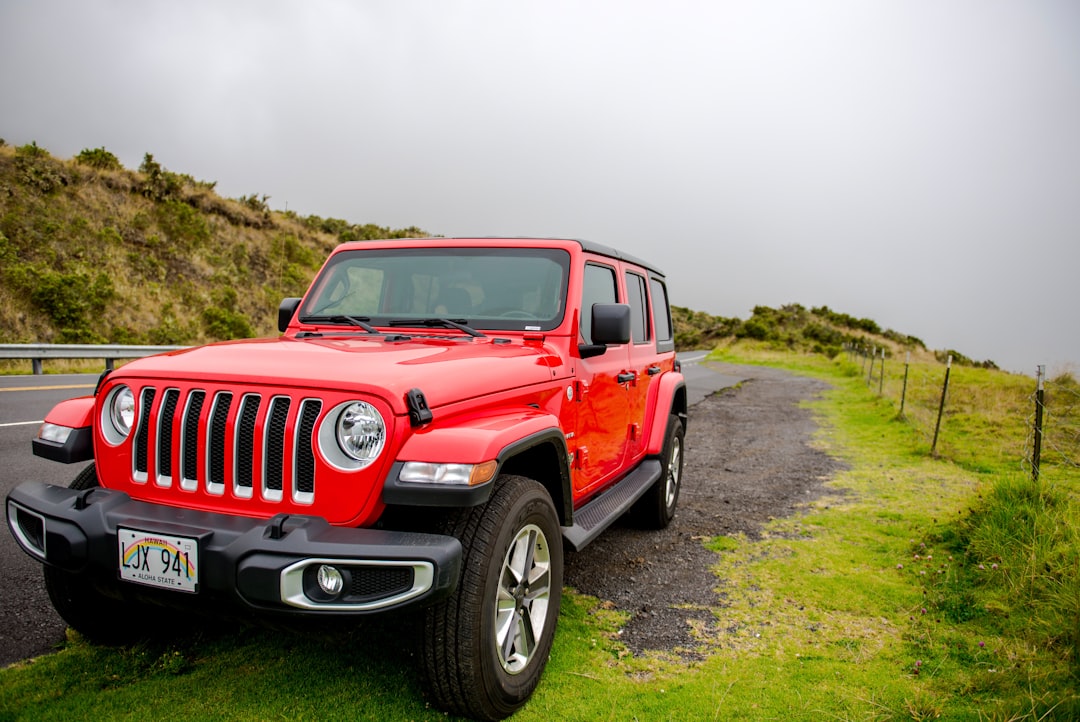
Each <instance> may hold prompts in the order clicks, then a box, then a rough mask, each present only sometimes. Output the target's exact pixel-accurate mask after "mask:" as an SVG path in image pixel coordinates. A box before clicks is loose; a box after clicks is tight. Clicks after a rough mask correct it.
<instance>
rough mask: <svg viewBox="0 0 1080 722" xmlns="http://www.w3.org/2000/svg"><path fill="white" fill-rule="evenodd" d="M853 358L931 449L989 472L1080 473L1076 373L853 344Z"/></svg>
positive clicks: (1049, 475) (1050, 475)
mask: <svg viewBox="0 0 1080 722" xmlns="http://www.w3.org/2000/svg"><path fill="white" fill-rule="evenodd" d="M845 350H846V352H847V355H848V361H849V363H850V364H852V366H853V368H854V369H855V371H856V373H859V374H861V375H862V376H863V378H864V379H865V381H866V384H867V387H868V388H869V389H870V390H871V391H873V392H875V393H877V394H878V395H880V396H881V397H882V398H885V399H888V400H889V401H890V402H892V403H893V404H894V405H895V406H896V408H897V418H898V419H902V420H903V421H904V422H906V423H907V424H909V425H910V426H911V427H912V428H913V429H914V430H915V431H916V432H917V434H918V435H919V436H920V438H921V439H922V440H923V442H924V443H925V444H926V449H927V451H928V453H930V454H931V455H933V456H941V457H945V458H948V459H950V460H952V461H955V462H958V463H961V464H964V465H967V466H969V467H972V468H974V469H976V470H989V468H986V469H984V468H983V467H988V462H994V464H1005V465H1007V464H1010V463H1014V464H1016V465H1017V466H1018V467H1019V468H1020V469H1023V470H1025V471H1026V472H1027V473H1029V474H1031V476H1032V478H1033V479H1036V480H1038V479H1040V478H1048V479H1062V478H1064V477H1066V476H1069V477H1072V478H1074V479H1075V478H1077V477H1076V470H1077V469H1080V383H1078V382H1077V380H1076V379H1075V378H1074V377H1073V376H1072V375H1071V374H1069V373H1062V374H1059V375H1057V376H1055V377H1054V378H1047V377H1046V374H1045V368H1044V367H1041V366H1040V367H1039V369H1038V374H1037V377H1036V378H1034V379H1032V378H1031V377H1028V376H1022V375H1019V374H1001V373H1000V372H992V371H987V370H986V369H980V368H971V367H966V366H964V367H961V366H954V365H953V363H952V358H951V357H950V358H949V360H948V361H947V362H946V363H944V364H942V363H940V362H938V361H928V360H920V361H912V359H911V354H910V353H906V352H903V351H901V352H900V353H901V354H902V355H901V356H900V357H899V358H897V357H896V356H895V355H892V354H891V353H890V352H889V351H888V350H886V349H884V348H881V347H872V346H859V345H854V344H852V345H849V346H847V347H846V348H845Z"/></svg>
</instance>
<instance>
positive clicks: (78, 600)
mask: <svg viewBox="0 0 1080 722" xmlns="http://www.w3.org/2000/svg"><path fill="white" fill-rule="evenodd" d="M100 485H101V484H100V483H99V482H98V477H97V468H96V467H95V466H94V464H90V465H89V466H87V467H86V468H85V469H83V470H82V471H81V472H80V473H79V475H78V476H76V477H75V480H74V481H73V482H71V484H70V485H69V487H70V488H72V489H79V490H83V489H91V488H94V487H97V486H100ZM43 572H44V575H45V591H46V592H48V594H49V600H50V601H52V605H53V608H54V609H56V612H57V613H58V614H59V615H60V617H61V618H62V619H63V620H64V621H65V622H67V623H68V625H69V626H70V627H71V628H72V629H74V630H75V631H76V632H78V633H79V634H81V635H82V636H83V637H85V638H86V639H88V640H90V641H91V642H95V643H97V644H108V645H115V644H127V643H130V642H134V641H137V640H139V639H141V638H142V637H144V636H146V633H147V632H146V630H149V629H153V628H154V626H153V619H152V617H151V614H150V611H149V610H148V609H147V608H146V607H145V606H144V605H142V604H139V603H137V602H130V601H127V600H125V599H122V598H120V597H119V596H117V597H113V596H110V595H107V594H104V593H102V591H101V586H99V585H101V582H99V580H97V579H95V578H94V577H93V576H92V575H90V574H87V573H81V574H77V573H74V572H69V571H65V570H63V569H58V568H56V567H52V566H48V565H46V566H45V567H44V570H43Z"/></svg>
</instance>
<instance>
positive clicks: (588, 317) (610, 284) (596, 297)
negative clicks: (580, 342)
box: [581, 263, 619, 343]
mask: <svg viewBox="0 0 1080 722" xmlns="http://www.w3.org/2000/svg"><path fill="white" fill-rule="evenodd" d="M618 298H619V297H618V291H617V286H616V284H615V269H614V268H611V267H610V266H601V265H599V264H596V263H587V264H585V279H584V284H583V287H582V289H581V337H582V338H583V339H584V340H585V343H592V307H593V304H594V303H615V302H616V301H617V300H618Z"/></svg>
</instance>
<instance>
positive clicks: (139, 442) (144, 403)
mask: <svg viewBox="0 0 1080 722" xmlns="http://www.w3.org/2000/svg"><path fill="white" fill-rule="evenodd" d="M153 405H154V389H151V388H146V389H143V391H142V394H141V396H140V400H139V419H138V421H139V427H138V429H137V430H136V431H135V459H134V461H135V481H140V482H142V481H146V459H147V456H148V453H149V452H148V450H147V448H146V447H147V439H148V438H149V436H150V408H151V407H152V406H153Z"/></svg>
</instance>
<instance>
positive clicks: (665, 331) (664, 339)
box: [649, 278, 675, 351]
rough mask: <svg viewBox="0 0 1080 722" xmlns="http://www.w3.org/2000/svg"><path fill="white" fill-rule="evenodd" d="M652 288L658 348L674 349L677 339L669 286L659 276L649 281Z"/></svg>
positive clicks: (661, 349)
mask: <svg viewBox="0 0 1080 722" xmlns="http://www.w3.org/2000/svg"><path fill="white" fill-rule="evenodd" d="M649 286H650V288H652V307H653V328H654V329H656V350H657V351H672V350H674V349H675V339H674V338H673V337H672V333H671V308H670V307H669V306H668V297H667V286H665V285H664V282H663V281H661V280H660V279H658V278H652V279H650V281H649Z"/></svg>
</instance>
